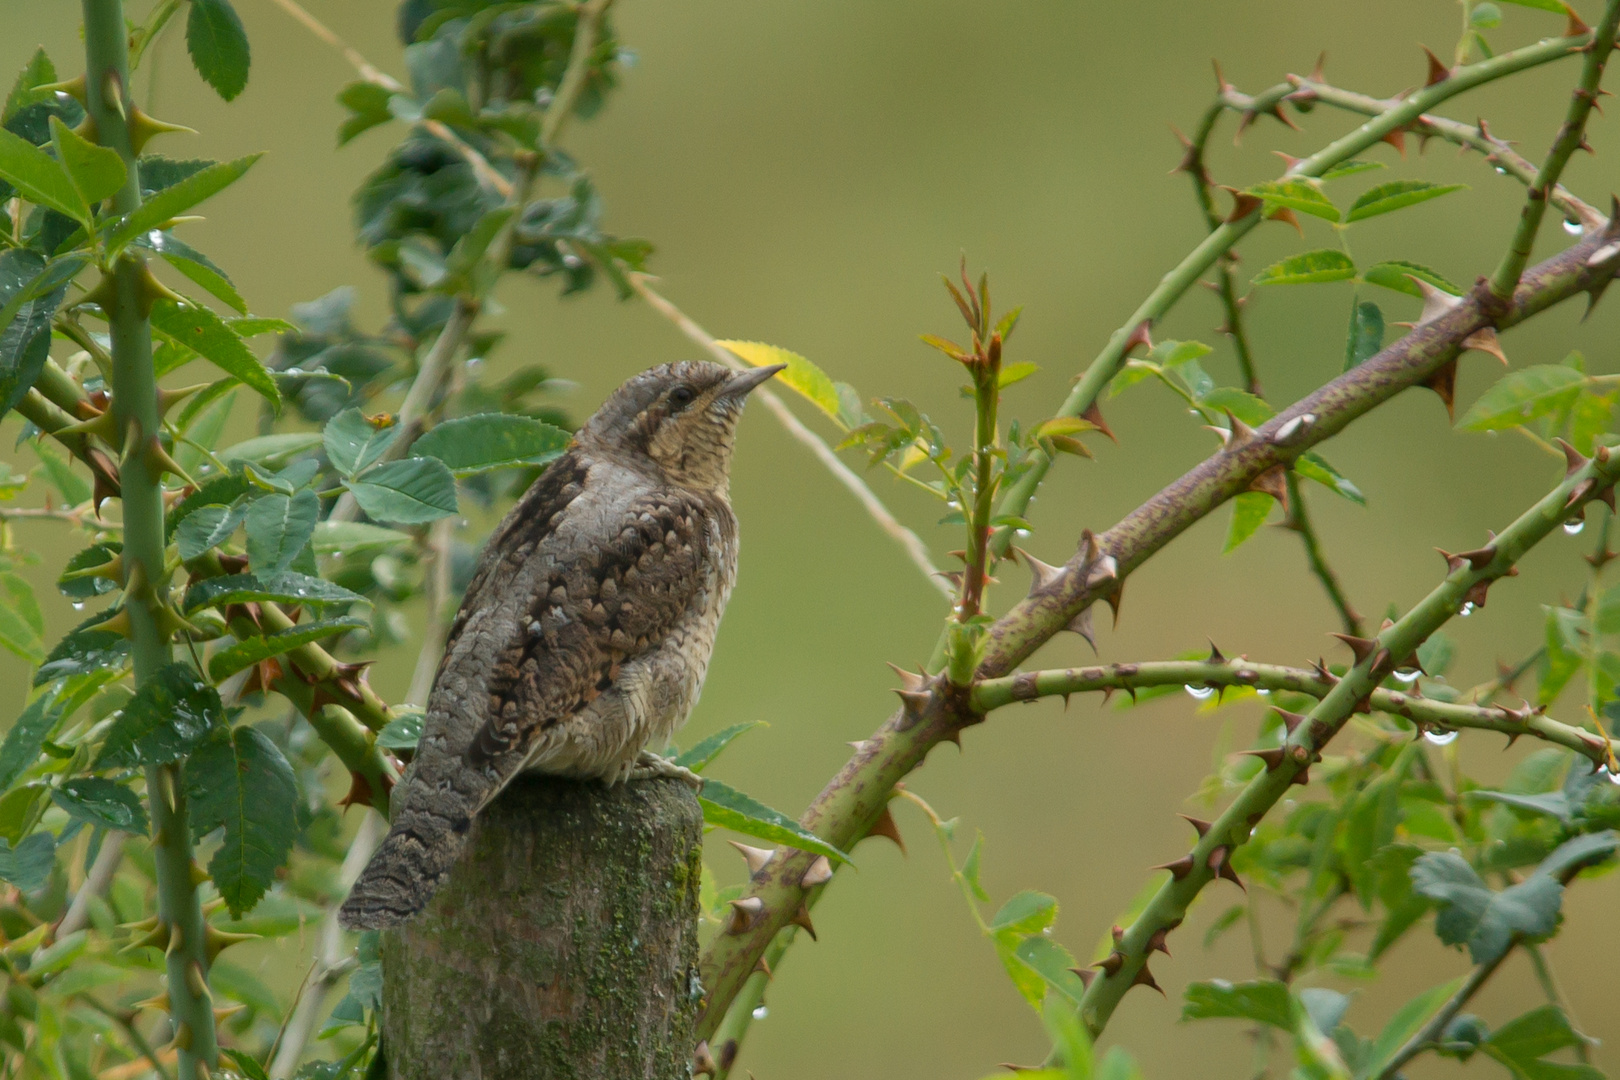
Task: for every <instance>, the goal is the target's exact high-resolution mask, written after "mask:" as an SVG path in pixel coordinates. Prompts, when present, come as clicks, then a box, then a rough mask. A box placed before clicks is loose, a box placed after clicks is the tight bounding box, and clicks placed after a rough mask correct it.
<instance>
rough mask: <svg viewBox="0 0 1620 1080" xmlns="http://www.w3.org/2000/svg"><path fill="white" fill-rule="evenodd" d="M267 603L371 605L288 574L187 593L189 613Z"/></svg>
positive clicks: (214, 582)
mask: <svg viewBox="0 0 1620 1080" xmlns="http://www.w3.org/2000/svg"><path fill="white" fill-rule="evenodd" d="M263 600H275V601H277V602H279V603H285V604H302V605H304V606H307V607H325V606H327V605H329V604H369V603H371V601H369V600H367V599H366V598H365V597H364V596H361V595H360V594H359V593H357V592H350V591H349V590H348V589H345V588H344V587H343V586H341V585H335V584H333V583H332V582H330V581H326V580H323V579H321V578H318V577H310V576H309V575H307V574H299V573H294V572H293V571H291V570H286V571H283V572H281V573H279V574H226V575H224V576H222V577H214V578H207V579H205V580H203V581H199V582H197V584H195V585H193V586H192V587H191V588H189V589H187V590H186V599H185V610H186V611H187V612H188V613H189V612H193V611H196V610H197V609H198V608H204V607H224V606H225V605H227V604H245V603H250V602H259V601H263Z"/></svg>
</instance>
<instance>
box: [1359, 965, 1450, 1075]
mask: <svg viewBox="0 0 1620 1080" xmlns="http://www.w3.org/2000/svg"><path fill="white" fill-rule="evenodd" d="M1462 984H1463V977H1462V976H1459V977H1458V978H1455V979H1453V980H1451V981H1450V982H1448V983H1442V984H1441V985H1439V986H1436V987H1433V988H1432V989H1429V990H1425V991H1424V992H1423V993H1421V994H1419V995H1418V996H1417V997H1415V998H1413V999H1412V1000H1411V1001H1408V1002H1407V1003H1406V1004H1405V1005H1402V1006H1401V1007H1400V1009H1399V1010H1397V1011H1396V1013H1395V1015H1394V1016H1392V1017H1390V1020H1389V1023H1387V1024H1385V1025H1384V1030H1383V1031H1380V1032H1379V1033H1378V1038H1377V1039H1375V1040H1373V1049H1372V1054H1371V1055H1370V1057H1369V1060H1368V1064H1367V1065H1366V1066H1365V1067H1363V1068H1362V1069H1361V1070H1360V1071H1359V1073H1358V1075H1360V1076H1364V1077H1366V1076H1377V1075H1378V1074H1379V1073H1380V1072H1382V1071H1383V1069H1384V1066H1385V1065H1386V1064H1387V1063H1388V1062H1389V1060H1390V1059H1391V1058H1393V1057H1394V1056H1395V1054H1396V1052H1397V1051H1399V1050H1400V1048H1401V1047H1403V1046H1405V1045H1406V1041H1407V1040H1408V1039H1410V1038H1411V1037H1412V1036H1413V1035H1416V1034H1417V1033H1418V1032H1419V1031H1421V1030H1422V1029H1423V1025H1424V1024H1426V1023H1428V1022H1429V1019H1430V1018H1431V1017H1433V1016H1434V1014H1435V1013H1437V1012H1439V1011H1440V1007H1441V1006H1442V1005H1444V1004H1445V1003H1446V1002H1447V1001H1449V1000H1450V999H1451V995H1453V994H1455V993H1456V992H1457V989H1458V988H1459V987H1461V986H1462Z"/></svg>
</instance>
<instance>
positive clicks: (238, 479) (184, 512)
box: [163, 473, 254, 543]
mask: <svg viewBox="0 0 1620 1080" xmlns="http://www.w3.org/2000/svg"><path fill="white" fill-rule="evenodd" d="M252 490H254V488H253V486H252V484H251V483H250V482H249V481H248V479H247V477H245V476H242V475H240V474H236V473H233V474H231V475H229V476H216V477H214V478H213V479H212V480H205V481H203V483H202V486H201V487H199V488H198V489H197V490H196V491H194V492H192V493H191V494H190V495H187V496H186V497H185V498H184V499H181V500H180V501H179V502H178V503H176V504H175V506H174V508H173V509H171V510H170V511H169V513H168V514H167V516H166V517H165V518H164V523H163V530H164V542H165V543H167V542H168V541H169V540H172V539H174V534H175V532H176V530H178V529H179V528H180V525H181V523H182V522H184V521H185V520H186V518H188V517H190V516H191V515H192V514H194V513H196V512H197V511H198V510H200V509H202V508H203V507H205V506H228V505H230V504H231V503H234V502H235V501H236V500H237V499H239V498H241V497H242V496H243V495H246V494H247V493H248V492H250V491H252Z"/></svg>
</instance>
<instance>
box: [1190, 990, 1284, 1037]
mask: <svg viewBox="0 0 1620 1080" xmlns="http://www.w3.org/2000/svg"><path fill="white" fill-rule="evenodd" d="M1181 1018H1182V1019H1183V1020H1211V1019H1221V1018H1231V1019H1239V1020H1255V1021H1258V1022H1259V1023H1262V1024H1269V1025H1270V1026H1272V1027H1275V1028H1281V1029H1282V1030H1284V1031H1292V1030H1293V1029H1294V1012H1293V1005H1292V1004H1291V1003H1290V1002H1289V999H1288V987H1287V986H1286V985H1285V984H1283V983H1280V982H1274V981H1272V980H1270V979H1260V980H1254V981H1250V982H1241V983H1230V982H1227V981H1226V980H1225V979H1212V980H1211V981H1209V982H1197V983H1192V984H1190V985H1188V987H1187V991H1186V1004H1185V1005H1183V1006H1182V1007H1181Z"/></svg>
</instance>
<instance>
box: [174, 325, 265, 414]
mask: <svg viewBox="0 0 1620 1080" xmlns="http://www.w3.org/2000/svg"><path fill="white" fill-rule="evenodd" d="M152 327H153V329H155V330H157V331H158V332H160V333H161V334H163V335H164V336H165V337H167V338H169V339H170V340H172V341H174V342H176V343H178V344H180V345H183V346H185V347H186V348H188V349H190V350H191V351H192V352H195V353H196V354H197V355H198V356H201V357H202V358H203V359H204V360H207V361H209V362H210V363H212V364H213V365H214V366H215V367H218V368H219V369H220V370H221V371H223V372H225V374H227V375H234V376H235V377H236V378H238V379H240V380H241V381H242V383H243V385H245V386H247V387H249V388H250V389H252V390H256V391H257V392H258V393H259V394H260V395H261V396H263V397H264V398H265V399H266V400H267V401H269V402H270V404H271V405H273V406H275V407H276V408H277V409H279V408H281V391H280V390H278V389H277V388H276V380H275V379H273V378H271V377H270V373H269V372H268V371H266V370H265V367H264V365H263V364H261V363H260V362H259V358H258V357H257V356H254V355H253V350H252V349H249V348H248V347H247V342H245V341H243V340H242V339H241V337H239V336H238V335H237V333H236V331H235V330H233V329H231V327H229V326H227V325H226V323H225V320H224V319H221V318H220V317H219V316H218V315H216V314H214V312H213V310H212V309H210V308H206V307H202V306H201V305H198V304H192V303H189V302H188V303H187V304H185V305H183V306H182V305H180V304H177V303H175V302H174V301H172V300H160V301H158V302H157V303H156V304H153V305H152Z"/></svg>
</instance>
